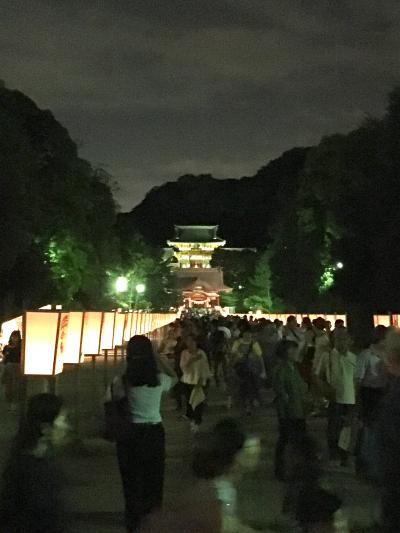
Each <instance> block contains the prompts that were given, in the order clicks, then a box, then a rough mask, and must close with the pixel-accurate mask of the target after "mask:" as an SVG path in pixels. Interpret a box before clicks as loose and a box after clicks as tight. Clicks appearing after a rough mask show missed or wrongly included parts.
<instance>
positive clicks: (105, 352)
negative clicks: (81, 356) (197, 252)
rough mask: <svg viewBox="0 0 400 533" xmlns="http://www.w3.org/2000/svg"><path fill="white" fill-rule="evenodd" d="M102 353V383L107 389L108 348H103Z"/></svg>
mask: <svg viewBox="0 0 400 533" xmlns="http://www.w3.org/2000/svg"><path fill="white" fill-rule="evenodd" d="M103 353H104V372H103V384H104V388H105V389H107V385H108V349H107V348H106V349H105V350H103Z"/></svg>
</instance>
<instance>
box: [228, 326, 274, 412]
mask: <svg viewBox="0 0 400 533" xmlns="http://www.w3.org/2000/svg"><path fill="white" fill-rule="evenodd" d="M232 364H233V368H234V370H235V374H236V378H237V381H238V389H239V390H238V392H239V400H240V403H241V405H242V406H243V407H244V409H245V410H246V413H247V414H248V415H250V414H251V412H252V407H253V406H254V405H260V403H261V397H260V382H261V379H262V378H265V375H266V374H265V366H264V361H263V358H262V351H261V347H260V345H259V343H258V342H257V341H255V340H254V339H253V333H252V332H251V329H250V326H248V325H247V327H245V328H244V330H243V333H242V336H241V337H240V338H239V339H237V340H236V341H235V342H234V343H233V346H232Z"/></svg>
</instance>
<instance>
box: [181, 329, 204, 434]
mask: <svg viewBox="0 0 400 533" xmlns="http://www.w3.org/2000/svg"><path fill="white" fill-rule="evenodd" d="M180 367H181V370H182V378H181V381H182V383H183V384H184V388H185V393H186V402H187V404H186V415H185V417H186V418H188V419H189V420H190V425H191V430H192V431H193V433H197V432H198V431H199V428H200V425H201V423H202V421H203V409H204V402H205V399H206V396H205V393H204V387H205V386H206V385H207V382H208V380H209V379H210V378H211V371H210V366H209V363H208V359H207V355H206V353H205V352H204V351H203V350H201V349H200V348H199V346H198V344H197V339H196V338H195V337H193V336H191V335H189V336H188V337H186V350H183V352H182V355H181V360H180Z"/></svg>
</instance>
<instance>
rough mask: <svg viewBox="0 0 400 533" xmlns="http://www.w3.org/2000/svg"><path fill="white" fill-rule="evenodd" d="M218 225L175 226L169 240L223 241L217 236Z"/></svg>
mask: <svg viewBox="0 0 400 533" xmlns="http://www.w3.org/2000/svg"><path fill="white" fill-rule="evenodd" d="M217 231H218V226H179V225H176V226H175V238H174V239H170V241H171V242H224V240H223V239H220V238H219V237H218V236H217Z"/></svg>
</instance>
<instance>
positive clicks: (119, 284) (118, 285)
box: [115, 276, 128, 292]
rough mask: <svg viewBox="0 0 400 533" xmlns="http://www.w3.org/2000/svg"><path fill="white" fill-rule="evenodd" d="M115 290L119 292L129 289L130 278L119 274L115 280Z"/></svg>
mask: <svg viewBox="0 0 400 533" xmlns="http://www.w3.org/2000/svg"><path fill="white" fill-rule="evenodd" d="M115 290H116V291H117V292H126V291H127V290H128V278H126V277H125V276H119V277H118V278H117V281H116V282H115Z"/></svg>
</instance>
